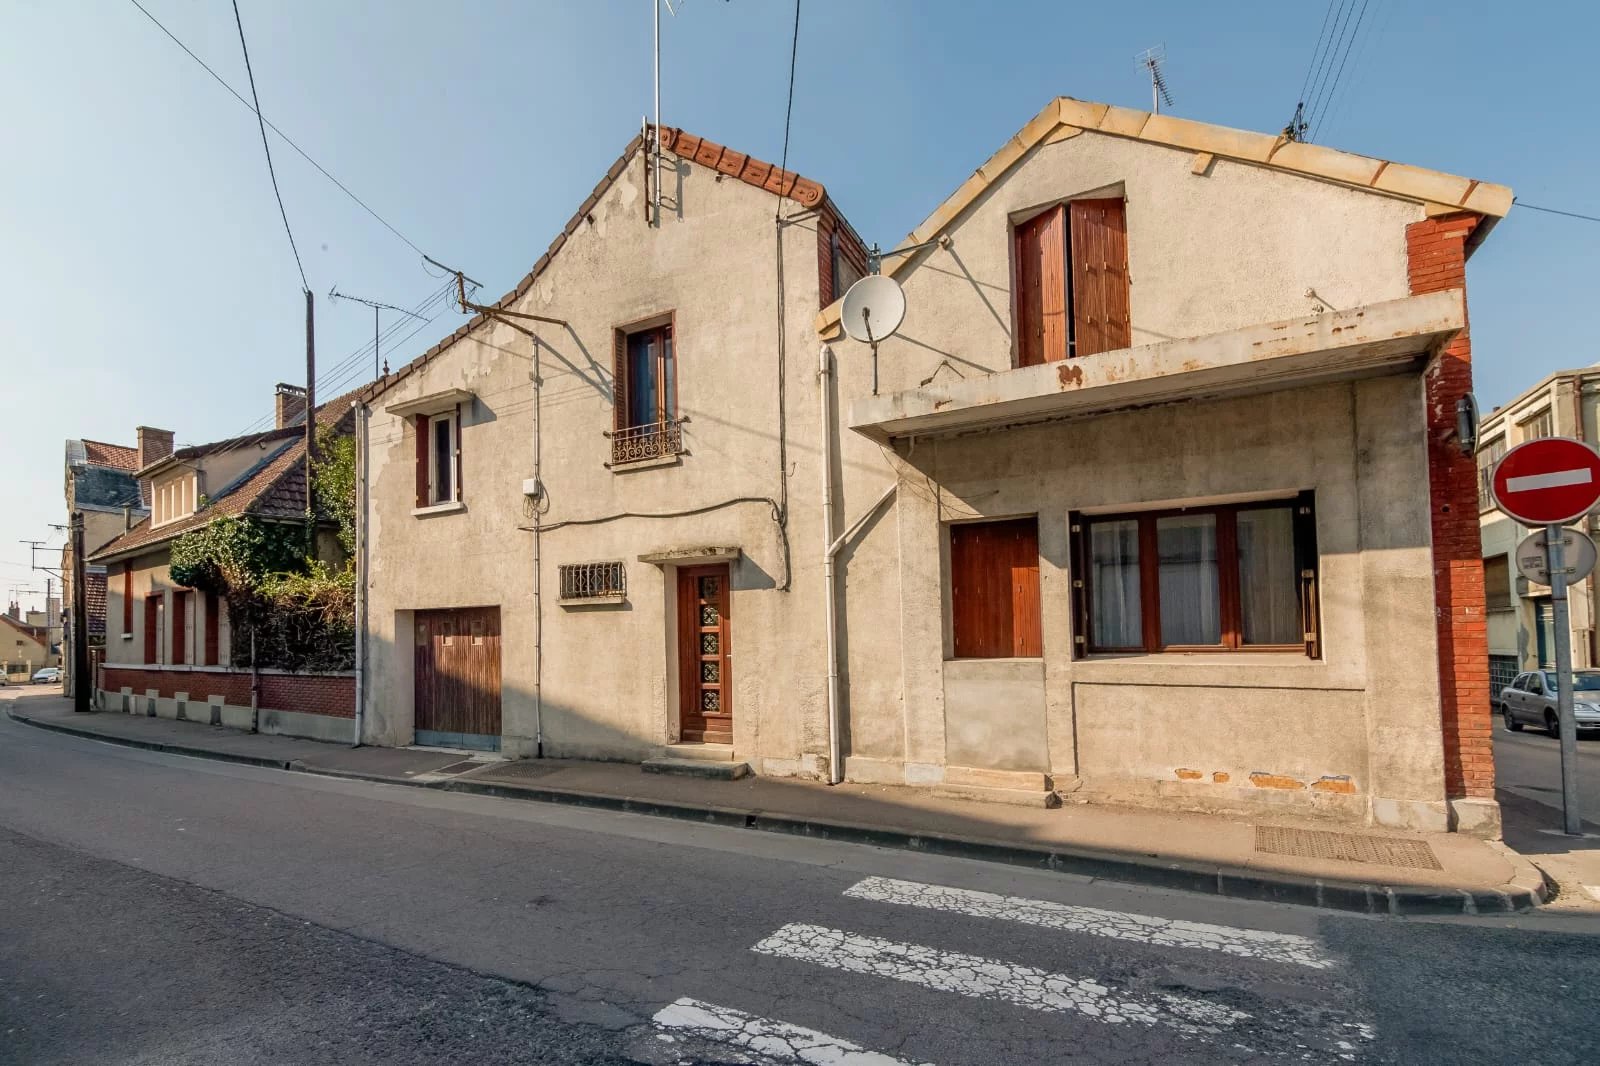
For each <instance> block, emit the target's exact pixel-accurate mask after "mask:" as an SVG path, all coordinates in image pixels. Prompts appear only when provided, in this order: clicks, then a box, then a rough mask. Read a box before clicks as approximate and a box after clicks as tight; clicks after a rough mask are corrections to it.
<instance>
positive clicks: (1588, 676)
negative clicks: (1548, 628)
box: [1500, 670, 1600, 736]
mask: <svg viewBox="0 0 1600 1066" xmlns="http://www.w3.org/2000/svg"><path fill="white" fill-rule="evenodd" d="M1500 717H1501V719H1502V720H1504V722H1505V723H1506V728H1507V729H1509V730H1511V731H1512V732H1513V733H1520V732H1522V727H1523V726H1524V725H1536V726H1542V727H1543V728H1544V731H1545V732H1546V733H1549V734H1550V735H1551V736H1559V735H1560V731H1561V727H1560V722H1559V720H1558V719H1557V717H1556V672H1555V671H1554V670H1530V671H1529V672H1528V673H1525V674H1518V675H1517V679H1516V680H1515V681H1513V682H1511V684H1509V685H1507V686H1506V687H1505V688H1503V689H1501V690H1500ZM1572 718H1573V721H1574V723H1575V724H1576V725H1577V727H1578V728H1579V729H1600V670H1574V671H1573V672H1572Z"/></svg>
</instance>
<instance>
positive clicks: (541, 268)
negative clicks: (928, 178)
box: [359, 126, 860, 403]
mask: <svg viewBox="0 0 1600 1066" xmlns="http://www.w3.org/2000/svg"><path fill="white" fill-rule="evenodd" d="M647 128H648V127H647ZM659 136H660V138H661V146H662V148H664V149H665V150H667V151H669V152H671V153H673V154H674V155H676V156H678V158H680V159H683V160H686V161H688V162H691V163H696V164H698V165H700V166H703V167H707V168H709V169H712V170H715V171H717V172H718V173H719V174H724V175H727V176H729V177H733V178H737V179H738V180H739V181H742V182H744V183H745V184H746V185H750V186H753V187H755V188H757V189H763V190H765V191H766V192H770V193H772V194H773V195H774V196H779V197H782V198H784V199H788V200H793V201H794V202H795V203H797V204H799V205H800V206H801V207H804V208H808V209H816V210H831V211H832V213H833V215H834V217H836V218H837V219H838V220H839V221H840V222H842V223H843V224H844V226H845V228H846V230H847V231H848V232H849V233H850V235H851V236H852V237H854V238H855V239H856V240H857V241H859V240H860V238H859V237H855V230H854V228H852V227H851V226H850V223H849V221H848V220H846V219H845V217H844V215H843V213H842V212H840V211H839V209H838V207H837V206H836V205H834V204H833V203H832V201H830V200H829V199H828V191H827V189H826V188H824V187H823V185H822V184H821V183H820V182H816V181H812V180H811V179H809V178H805V177H802V176H800V175H799V174H796V173H795V172H794V171H792V170H784V169H783V168H782V167H778V166H774V165H773V164H771V163H766V162H763V161H762V160H760V159H757V158H755V157H754V156H748V155H745V154H744V153H743V152H736V151H734V150H733V149H731V148H728V147H727V146H725V145H721V144H718V143H717V142H716V141H712V140H707V139H706V138H704V137H697V136H695V135H694V134H692V133H689V132H687V131H685V130H682V129H678V128H676V127H673V126H662V127H661V128H660V131H659ZM644 137H645V135H644V134H643V133H640V134H637V135H635V136H634V138H633V139H632V140H630V141H629V142H628V145H627V147H626V148H624V149H623V150H622V154H621V155H620V156H618V157H617V161H616V162H614V163H612V164H611V167H610V169H608V170H607V171H606V173H605V176H604V177H602V178H601V179H600V181H599V182H598V183H597V184H596V185H595V187H594V191H593V192H591V193H590V194H589V195H588V197H587V198H585V199H584V201H583V203H581V204H579V205H578V209H577V210H576V211H574V212H573V213H572V217H571V218H569V219H568V220H567V224H566V225H565V226H563V227H562V229H561V232H560V233H558V234H557V235H556V239H555V240H553V241H551V242H550V247H548V248H546V249H545V251H544V254H543V255H541V256H540V257H539V260H538V262H536V263H534V264H533V269H532V270H530V271H528V273H527V274H526V275H525V276H524V277H523V279H522V280H521V281H519V282H517V284H516V285H515V286H513V287H512V289H511V291H510V292H508V293H506V294H505V295H504V296H502V297H500V299H498V300H496V301H495V302H494V303H492V304H489V305H488V306H490V307H493V308H494V309H495V310H497V311H503V310H508V309H509V308H510V307H511V305H512V304H514V303H516V302H517V301H518V300H520V299H522V297H523V296H525V295H526V294H527V292H528V290H529V289H531V288H532V287H533V283H534V282H535V281H537V280H538V279H539V277H540V276H541V275H542V274H543V273H544V272H545V270H546V268H548V267H549V266H550V263H551V261H552V260H553V259H555V256H556V253H557V252H559V251H560V250H561V249H562V247H563V246H564V245H565V244H566V243H567V238H569V237H571V236H572V235H573V234H574V233H576V232H577V230H578V227H579V226H581V225H583V224H584V222H585V221H587V220H588V218H589V213H590V212H591V211H593V210H594V208H595V205H596V204H598V203H599V202H600V201H601V199H602V198H603V197H604V196H605V194H606V193H607V192H609V191H610V190H611V186H612V185H614V184H616V180H617V179H618V178H619V177H621V176H622V174H623V172H624V171H626V170H627V169H628V164H629V162H630V161H631V160H632V159H633V157H634V155H635V154H636V153H638V152H639V150H640V149H641V147H643V145H644ZM491 317H493V316H491V315H488V314H486V313H484V312H482V311H480V312H478V313H477V314H474V315H473V316H472V317H471V318H469V319H467V321H466V322H464V323H463V324H462V325H461V326H460V327H458V328H457V329H456V330H455V332H453V333H451V334H450V335H449V336H448V337H445V338H444V339H443V340H441V341H439V343H437V344H435V345H434V346H433V347H431V348H429V349H428V350H427V351H425V352H423V353H422V354H421V355H419V356H417V357H416V358H415V359H413V360H411V362H409V363H407V364H406V365H405V366H402V367H400V368H399V369H398V370H396V371H395V372H393V373H392V374H388V375H386V376H384V377H382V378H379V379H378V380H377V381H374V382H372V383H371V384H369V385H367V386H366V387H365V388H363V389H361V390H359V396H360V399H361V400H362V401H363V402H366V403H371V402H372V401H373V400H375V399H376V398H377V397H379V396H381V395H383V393H385V392H387V391H388V390H389V389H391V388H393V387H394V386H395V385H398V384H399V383H400V382H402V381H404V380H405V379H406V378H407V377H409V376H410V375H411V374H413V373H415V372H416V371H418V370H420V369H422V368H423V367H425V366H427V365H428V363H430V362H432V361H433V360H434V359H435V358H437V357H438V356H439V355H442V354H443V353H444V352H445V351H446V350H448V349H449V348H451V347H452V346H453V345H455V343H456V342H457V341H459V340H461V339H462V338H464V337H466V336H468V335H469V334H471V333H472V332H473V331H474V330H476V329H477V328H478V327H479V326H481V325H483V324H484V323H486V322H488V321H489V319H490V318H491Z"/></svg>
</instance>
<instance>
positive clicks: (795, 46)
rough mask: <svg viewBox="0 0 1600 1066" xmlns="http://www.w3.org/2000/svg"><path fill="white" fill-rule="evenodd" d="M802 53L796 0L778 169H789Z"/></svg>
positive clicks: (780, 211)
mask: <svg viewBox="0 0 1600 1066" xmlns="http://www.w3.org/2000/svg"><path fill="white" fill-rule="evenodd" d="M799 54H800V0H794V39H793V40H791V41H790V42H789V102H788V103H787V104H785V105H784V109H783V162H781V163H779V164H778V169H780V170H788V169H789V126H790V123H791V122H792V120H793V119H794V64H795V58H796V57H797V56H798V55H799ZM778 213H779V215H780V216H781V215H782V213H783V200H782V199H781V198H780V199H779V200H778Z"/></svg>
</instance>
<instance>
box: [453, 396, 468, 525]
mask: <svg viewBox="0 0 1600 1066" xmlns="http://www.w3.org/2000/svg"><path fill="white" fill-rule="evenodd" d="M453 436H454V437H455V440H454V441H453V442H452V443H454V444H455V461H456V476H455V489H456V502H457V503H460V502H461V501H462V500H464V499H466V496H465V495H464V494H463V493H462V491H461V405H460V404H456V424H455V433H454V434H453Z"/></svg>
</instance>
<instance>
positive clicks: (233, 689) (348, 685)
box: [100, 666, 356, 718]
mask: <svg viewBox="0 0 1600 1066" xmlns="http://www.w3.org/2000/svg"><path fill="white" fill-rule="evenodd" d="M100 687H101V688H103V689H105V690H106V691H108V692H117V691H118V690H120V689H123V688H131V689H133V691H134V692H135V693H137V694H138V695H141V696H142V695H144V693H145V692H147V691H148V690H150V689H155V690H156V691H157V692H158V693H159V694H160V695H161V696H162V697H163V698H166V699H171V698H172V697H173V696H175V695H176V694H178V693H179V692H187V693H188V694H189V698H190V699H192V700H197V701H204V700H205V699H207V698H208V697H210V696H217V695H220V696H222V698H223V699H224V700H225V701H226V702H227V703H228V704H229V705H231V706H234V707H248V706H250V674H249V673H248V672H239V671H221V672H219V671H216V670H139V669H125V668H122V667H116V666H105V667H102V669H101V681H100ZM261 707H262V709H263V710H270V711H298V712H299V713H301V714H322V715H327V716H329V717H331V718H354V717H355V713H356V679H355V678H353V677H344V676H328V675H323V674H262V675H261Z"/></svg>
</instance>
